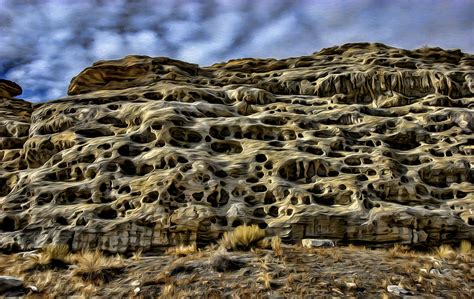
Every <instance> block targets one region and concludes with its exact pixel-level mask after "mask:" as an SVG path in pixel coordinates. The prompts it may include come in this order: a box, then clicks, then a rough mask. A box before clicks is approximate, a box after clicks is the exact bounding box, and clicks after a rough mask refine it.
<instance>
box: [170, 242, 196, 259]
mask: <svg viewBox="0 0 474 299" xmlns="http://www.w3.org/2000/svg"><path fill="white" fill-rule="evenodd" d="M196 252H198V249H197V246H196V243H193V244H189V245H178V246H175V247H171V248H169V249H168V250H167V251H166V253H167V254H174V255H176V256H186V255H190V254H193V253H196Z"/></svg>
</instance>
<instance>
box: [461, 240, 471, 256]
mask: <svg viewBox="0 0 474 299" xmlns="http://www.w3.org/2000/svg"><path fill="white" fill-rule="evenodd" d="M459 252H460V253H463V254H471V253H472V245H471V242H469V241H468V240H462V241H461V244H459Z"/></svg>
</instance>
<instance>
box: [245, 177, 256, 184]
mask: <svg viewBox="0 0 474 299" xmlns="http://www.w3.org/2000/svg"><path fill="white" fill-rule="evenodd" d="M245 181H246V182H247V183H258V181H259V180H258V178H256V177H249V178H247V179H246V180H245Z"/></svg>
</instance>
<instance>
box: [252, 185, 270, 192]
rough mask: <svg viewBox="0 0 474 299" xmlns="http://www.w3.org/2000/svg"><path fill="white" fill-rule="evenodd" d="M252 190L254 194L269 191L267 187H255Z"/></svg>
mask: <svg viewBox="0 0 474 299" xmlns="http://www.w3.org/2000/svg"><path fill="white" fill-rule="evenodd" d="M252 190H253V191H254V192H265V191H267V187H265V185H255V186H252Z"/></svg>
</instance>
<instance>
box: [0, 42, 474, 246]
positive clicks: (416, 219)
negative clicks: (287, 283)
mask: <svg viewBox="0 0 474 299" xmlns="http://www.w3.org/2000/svg"><path fill="white" fill-rule="evenodd" d="M473 69H474V56H473V55H470V54H466V53H462V52H461V51H459V50H442V49H439V48H423V49H418V50H414V51H408V50H402V49H397V48H392V47H388V46H385V45H381V44H366V43H360V44H346V45H343V46H340V47H332V48H326V49H323V50H322V51H320V52H318V53H314V54H313V55H310V56H303V57H296V58H288V59H282V60H276V59H238V60H231V61H229V62H226V63H220V64H215V65H212V66H210V67H199V66H198V65H195V64H190V63H185V62H182V61H177V60H173V59H169V58H163V57H158V58H152V57H147V56H127V57H125V58H123V59H121V60H114V61H100V62H97V63H95V64H94V65H92V66H91V67H89V68H87V69H85V70H84V71H82V72H81V73H80V74H79V75H78V76H76V77H75V78H73V80H72V81H71V84H70V86H69V96H68V97H65V98H61V99H58V100H55V101H51V102H47V103H43V104H34V105H32V104H30V103H28V102H25V101H22V100H17V99H12V98H11V97H13V96H16V95H17V94H18V93H15V91H13V92H12V91H11V90H12V88H11V85H8V84H4V82H3V81H2V82H0V89H1V91H0V95H1V96H2V99H1V100H0V111H1V113H0V140H1V143H0V246H1V247H2V248H4V249H14V250H26V249H31V248H39V247H41V246H43V245H45V244H49V243H68V244H70V246H71V247H72V248H73V249H74V250H78V249H81V248H95V247H98V248H101V249H103V250H107V251H110V252H126V251H130V250H136V249H138V248H143V249H151V248H154V247H159V246H168V245H172V244H178V243H187V242H194V241H196V242H197V243H198V245H205V244H207V243H209V242H212V241H214V240H216V239H217V238H218V237H219V236H220V235H221V234H222V233H223V232H224V231H227V230H231V229H232V228H233V227H236V226H238V225H241V224H243V223H248V224H250V223H256V224H258V225H259V226H260V227H262V228H265V229H267V230H268V231H269V233H272V234H279V235H281V236H282V237H283V238H284V240H286V241H287V242H297V241H299V240H301V239H303V238H327V239H332V240H335V241H337V243H338V244H344V243H351V242H356V243H364V244H367V245H372V246H383V245H389V244H392V243H395V242H400V243H405V244H415V245H437V244H439V243H443V242H455V241H457V240H460V239H468V240H474V230H473V228H474V196H473V191H474V185H473V182H474V170H473V164H474V158H473V157H474V135H473V129H474V119H473V107H474V70H473ZM4 86H7V87H4ZM8 86H10V87H8ZM13 90H15V89H14V88H13ZM20 92H21V89H20Z"/></svg>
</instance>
